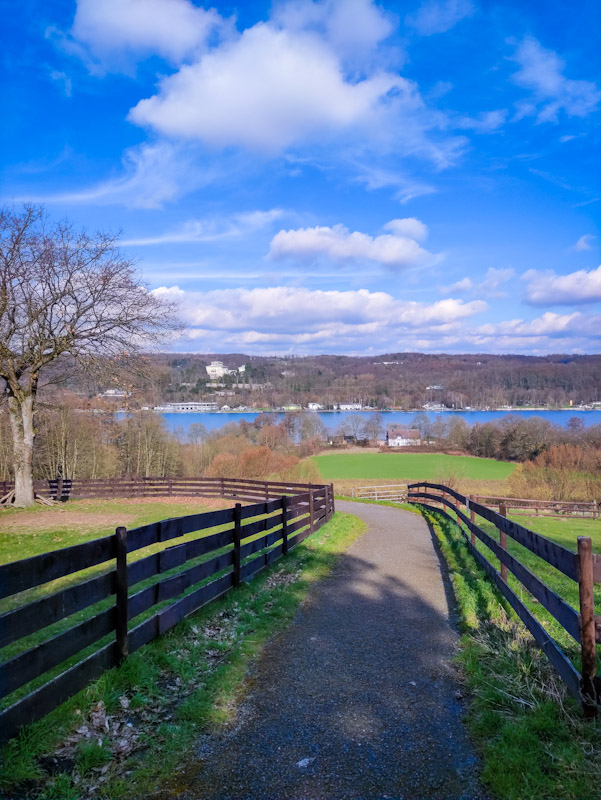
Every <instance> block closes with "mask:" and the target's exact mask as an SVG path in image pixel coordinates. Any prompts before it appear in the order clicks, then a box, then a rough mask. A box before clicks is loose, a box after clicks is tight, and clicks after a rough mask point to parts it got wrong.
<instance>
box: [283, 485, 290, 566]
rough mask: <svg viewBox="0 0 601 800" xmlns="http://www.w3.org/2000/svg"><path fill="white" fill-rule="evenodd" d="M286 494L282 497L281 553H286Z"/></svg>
mask: <svg viewBox="0 0 601 800" xmlns="http://www.w3.org/2000/svg"><path fill="white" fill-rule="evenodd" d="M289 500H290V498H289V497H288V496H287V495H284V496H283V497H282V553H283V554H284V555H287V554H288V502H289Z"/></svg>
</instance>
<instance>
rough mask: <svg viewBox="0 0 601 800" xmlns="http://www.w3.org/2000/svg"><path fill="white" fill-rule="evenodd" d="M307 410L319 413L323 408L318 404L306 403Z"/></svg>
mask: <svg viewBox="0 0 601 800" xmlns="http://www.w3.org/2000/svg"><path fill="white" fill-rule="evenodd" d="M307 408H308V409H309V411H321V410H322V409H323V406H322V405H320V403H307Z"/></svg>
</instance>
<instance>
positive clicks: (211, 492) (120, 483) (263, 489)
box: [0, 476, 317, 502]
mask: <svg viewBox="0 0 601 800" xmlns="http://www.w3.org/2000/svg"><path fill="white" fill-rule="evenodd" d="M0 487H2V494H6V493H7V492H9V491H10V490H11V489H13V488H14V484H12V483H10V482H8V481H4V482H3V483H0ZM34 488H35V491H36V493H37V494H39V495H42V496H43V497H47V498H49V499H51V500H59V501H62V502H66V501H68V500H70V499H73V500H92V499H96V498H97V499H109V500H110V499H112V498H114V497H132V498H138V497H150V498H153V497H158V498H160V497H237V498H240V499H242V500H245V499H249V500H257V499H266V500H268V499H269V498H270V497H279V496H281V495H283V494H298V493H299V492H301V491H303V490H306V489H307V488H310V484H305V483H290V482H285V481H260V480H253V479H250V478H178V477H174V478H157V477H150V478H139V477H127V476H126V477H120V478H86V479H82V480H71V479H67V478H64V479H61V478H54V479H53V480H48V481H34ZM316 488H317V487H316ZM0 496H2V495H1V494H0Z"/></svg>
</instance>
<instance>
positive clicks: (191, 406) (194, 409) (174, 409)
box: [154, 403, 219, 414]
mask: <svg viewBox="0 0 601 800" xmlns="http://www.w3.org/2000/svg"><path fill="white" fill-rule="evenodd" d="M154 410H155V411H165V412H167V413H171V414H190V413H192V414H202V413H203V412H205V411H219V406H218V405H217V403H165V405H164V406H155V407H154Z"/></svg>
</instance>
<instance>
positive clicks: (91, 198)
mask: <svg viewBox="0 0 601 800" xmlns="http://www.w3.org/2000/svg"><path fill="white" fill-rule="evenodd" d="M122 167H123V174H122V175H120V176H118V177H111V178H108V179H107V180H105V181H101V182H100V183H98V184H96V185H95V186H91V187H89V188H87V189H82V190H80V191H72V192H57V193H56V194H53V195H27V196H24V197H20V198H17V199H19V200H22V201H31V202H42V203H82V204H90V205H114V204H116V205H124V206H127V207H130V208H162V207H163V205H165V203H168V202H171V201H173V200H175V199H177V198H178V197H180V196H181V195H182V194H186V193H187V192H190V191H193V190H194V189H198V188H200V187H201V186H205V185H207V184H209V183H211V182H212V181H213V180H215V177H216V175H217V174H218V172H219V170H218V168H217V167H216V166H213V167H207V168H205V169H202V168H200V167H199V165H198V162H197V159H196V158H195V154H193V153H191V152H188V151H187V150H186V149H185V148H183V147H179V146H176V145H172V144H169V143H167V142H158V143H156V144H144V145H141V146H139V147H132V148H129V149H128V150H126V151H125V153H124V154H123V158H122Z"/></svg>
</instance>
